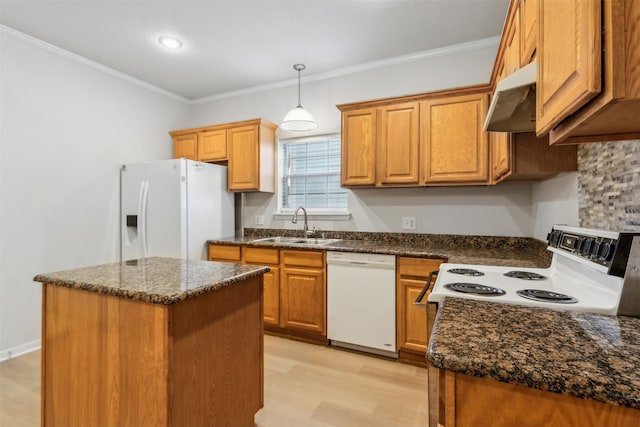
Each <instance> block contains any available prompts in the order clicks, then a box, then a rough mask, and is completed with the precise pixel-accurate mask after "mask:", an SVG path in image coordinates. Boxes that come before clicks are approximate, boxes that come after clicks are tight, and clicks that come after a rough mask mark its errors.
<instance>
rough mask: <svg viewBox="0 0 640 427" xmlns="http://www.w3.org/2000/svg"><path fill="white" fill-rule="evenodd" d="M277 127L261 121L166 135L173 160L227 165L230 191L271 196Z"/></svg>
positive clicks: (247, 121)
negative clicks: (260, 192) (267, 193)
mask: <svg viewBox="0 0 640 427" xmlns="http://www.w3.org/2000/svg"><path fill="white" fill-rule="evenodd" d="M276 128H277V126H276V125H275V124H273V123H270V122H267V121H266V120H262V119H253V120H246V121H243V122H234V123H225V124H220V125H213V126H206V127H201V128H193V129H182V130H176V131H171V132H169V135H171V137H172V138H173V145H174V153H173V154H174V158H179V157H185V158H187V159H191V160H197V161H201V162H223V163H224V162H227V164H228V166H229V169H228V171H227V185H228V190H229V191H242V192H244V191H263V192H270V193H273V191H274V186H275V182H274V179H275V163H274V158H275V152H274V150H275V135H276Z"/></svg>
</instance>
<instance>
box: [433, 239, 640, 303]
mask: <svg viewBox="0 0 640 427" xmlns="http://www.w3.org/2000/svg"><path fill="white" fill-rule="evenodd" d="M639 234H640V233H617V232H608V231H602V230H592V229H586V228H577V227H568V226H554V227H553V228H552V230H551V232H550V233H549V235H548V238H547V239H548V244H549V246H548V247H547V249H548V250H549V251H551V252H553V255H552V261H551V265H550V266H549V267H548V268H520V267H504V266H492V265H470V264H450V263H443V264H441V265H440V270H439V272H438V276H437V279H436V281H435V284H434V286H433V289H432V291H431V293H430V294H429V297H428V302H429V303H438V302H439V301H441V300H442V298H444V297H457V298H469V299H475V300H482V301H492V302H499V303H506V304H519V305H525V306H538V307H547V308H552V309H560V310H576V311H584V312H593V313H600V314H610V315H615V314H631V315H640V307H631V310H632V311H636V310H637V312H636V313H623V312H621V310H620V301H621V297H622V295H623V293H624V294H625V295H627V294H629V293H630V292H631V293H632V294H633V295H632V297H633V298H634V299H635V298H637V297H638V296H640V290H635V289H626V292H623V288H624V275H625V270H626V267H627V262H628V260H629V253H630V251H631V248H632V242H633V237H634V236H637V235H639ZM633 257H637V255H635V254H634V255H633ZM633 261H637V260H633ZM634 306H635V304H634ZM623 311H624V310H623Z"/></svg>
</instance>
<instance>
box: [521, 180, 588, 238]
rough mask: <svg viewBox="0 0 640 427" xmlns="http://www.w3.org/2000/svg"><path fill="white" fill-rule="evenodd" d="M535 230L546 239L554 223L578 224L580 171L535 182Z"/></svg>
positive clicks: (535, 232)
mask: <svg viewBox="0 0 640 427" xmlns="http://www.w3.org/2000/svg"><path fill="white" fill-rule="evenodd" d="M531 203H532V207H533V212H532V214H533V218H534V224H533V232H532V234H531V235H530V237H535V238H536V239H540V240H545V239H546V238H547V233H548V232H549V230H550V229H551V226H552V225H553V224H566V225H571V226H575V227H577V226H578V172H571V173H565V174H561V175H558V176H556V177H554V178H551V179H548V180H545V181H541V182H537V183H534V184H533V188H532V193H531Z"/></svg>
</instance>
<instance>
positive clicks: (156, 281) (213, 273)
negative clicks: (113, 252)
mask: <svg viewBox="0 0 640 427" xmlns="http://www.w3.org/2000/svg"><path fill="white" fill-rule="evenodd" d="M268 271H269V268H268V267H259V266H252V265H240V264H232V263H226V262H209V261H192V260H183V259H175V258H159V257H152V258H144V259H139V260H132V261H123V262H118V263H112V264H104V265H98V266H93V267H84V268H77V269H73V270H66V271H59V272H55V273H48V274H39V275H37V276H36V277H34V279H33V280H34V281H36V282H43V283H47V284H50V285H55V286H64V287H68V288H75V289H83V290H87V291H91V292H96V293H99V294H106V295H113V296H117V297H122V298H127V299H132V300H139V301H144V302H150V303H154V304H174V303H177V302H180V301H184V300H186V299H188V298H192V297H195V296H198V295H202V294H205V293H207V292H211V291H216V290H218V289H221V288H223V287H226V286H230V285H233V284H235V283H239V282H241V281H244V280H246V279H250V278H253V277H259V276H261V275H262V274H264V273H266V272H268Z"/></svg>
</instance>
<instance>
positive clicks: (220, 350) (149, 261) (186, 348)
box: [34, 258, 269, 427]
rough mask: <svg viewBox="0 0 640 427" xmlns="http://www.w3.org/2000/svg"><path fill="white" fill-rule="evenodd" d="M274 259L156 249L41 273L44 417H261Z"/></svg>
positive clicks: (93, 422)
mask: <svg viewBox="0 0 640 427" xmlns="http://www.w3.org/2000/svg"><path fill="white" fill-rule="evenodd" d="M268 271H269V269H268V268H267V267H260V266H250V265H238V264H231V263H217V262H206V261H189V260H180V259H173V258H146V259H140V260H133V261H125V262H121V263H114V264H106V265H99V266H95V267H86V268H80V269H75V270H68V271H62V272H57V273H51V274H42V275H38V276H36V277H35V278H34V280H35V281H38V282H42V283H43V299H42V307H43V309H42V392H41V395H42V407H41V411H42V425H46V426H48V427H50V426H65V427H72V426H123V425H131V426H198V425H233V426H253V425H254V422H253V417H254V414H255V413H256V412H257V411H258V410H259V409H260V408H261V407H262V406H263V328H262V310H263V306H262V275H263V274H264V273H265V272H268Z"/></svg>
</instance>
